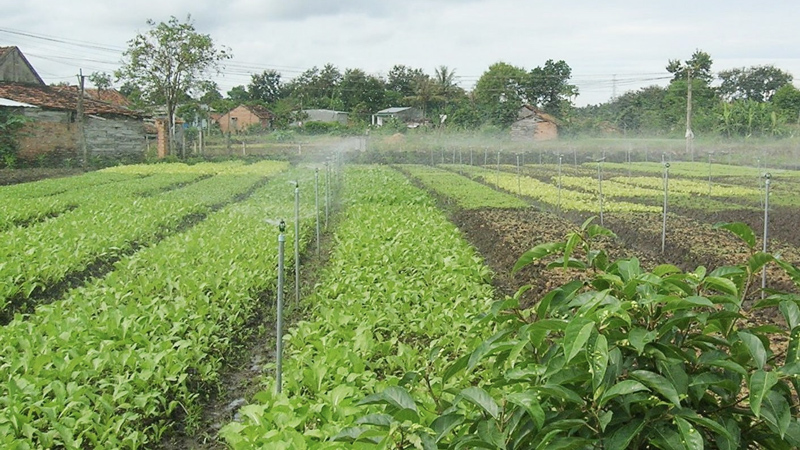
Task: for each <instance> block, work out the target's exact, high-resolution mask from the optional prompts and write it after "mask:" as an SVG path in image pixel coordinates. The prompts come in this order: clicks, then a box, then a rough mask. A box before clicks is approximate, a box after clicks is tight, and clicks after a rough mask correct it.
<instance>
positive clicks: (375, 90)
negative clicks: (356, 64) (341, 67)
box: [339, 69, 386, 116]
mask: <svg viewBox="0 0 800 450" xmlns="http://www.w3.org/2000/svg"><path fill="white" fill-rule="evenodd" d="M385 90H386V84H385V83H384V81H383V79H381V78H379V77H376V76H373V75H367V74H366V73H365V72H364V71H363V70H361V69H347V70H345V71H344V76H343V77H342V81H341V83H339V92H340V95H341V99H342V104H343V105H344V107H345V108H346V109H347V110H348V111H352V112H354V114H356V115H359V114H360V115H362V116H363V115H365V114H367V113H372V112H375V111H378V110H380V109H381V108H383V107H384V105H385Z"/></svg>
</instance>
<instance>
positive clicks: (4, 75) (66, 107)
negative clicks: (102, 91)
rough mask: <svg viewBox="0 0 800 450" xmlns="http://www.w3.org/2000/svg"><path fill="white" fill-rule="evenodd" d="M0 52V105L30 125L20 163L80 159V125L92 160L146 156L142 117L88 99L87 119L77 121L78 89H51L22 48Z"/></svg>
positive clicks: (23, 137) (85, 98)
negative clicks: (2, 103)
mask: <svg viewBox="0 0 800 450" xmlns="http://www.w3.org/2000/svg"><path fill="white" fill-rule="evenodd" d="M0 49H1V50H0V52H2V53H0V99H4V100H5V101H4V104H5V105H6V106H0V108H11V109H13V111H14V113H16V114H19V115H22V116H25V117H27V118H28V119H29V122H28V123H27V124H26V125H25V128H24V130H23V132H22V133H20V138H19V151H18V155H17V156H18V157H20V158H22V159H25V160H30V161H34V160H38V159H42V158H44V159H48V160H51V161H52V160H59V159H64V158H78V157H80V156H81V155H79V152H80V143H81V139H80V138H81V136H80V135H79V133H80V127H79V126H78V123H77V122H78V121H79V120H83V124H84V127H83V138H84V139H85V141H86V147H87V150H88V153H89V156H90V157H94V158H106V159H120V158H124V159H126V160H128V159H140V158H142V157H143V156H144V150H145V148H146V139H147V138H146V134H145V128H144V120H143V119H144V117H143V115H142V113H140V112H138V111H134V110H131V109H128V108H126V107H124V106H120V105H118V104H115V103H111V102H106V101H102V100H100V99H95V98H92V97H91V95H88V94H84V96H83V99H82V100H83V110H84V116H83V117H78V112H77V111H78V100H79V98H80V92H79V88H78V87H77V86H48V85H46V84H45V83H44V82H43V81H42V79H41V78H40V77H39V75H38V74H37V73H36V71H35V70H34V69H33V67H31V66H30V63H28V61H27V59H25V57H24V55H22V52H20V51H19V49H18V48H16V47H0ZM3 64H4V65H3ZM14 103H20V104H24V105H25V106H16V107H15V106H12V105H14Z"/></svg>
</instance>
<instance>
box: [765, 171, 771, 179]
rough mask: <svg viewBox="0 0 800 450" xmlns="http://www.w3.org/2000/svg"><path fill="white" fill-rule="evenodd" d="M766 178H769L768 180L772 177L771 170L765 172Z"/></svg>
mask: <svg viewBox="0 0 800 450" xmlns="http://www.w3.org/2000/svg"><path fill="white" fill-rule="evenodd" d="M764 178H765V179H767V180H769V179H770V178H772V174H770V173H769V172H767V173H765V174H764Z"/></svg>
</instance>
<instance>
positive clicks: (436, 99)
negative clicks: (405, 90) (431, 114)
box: [403, 74, 445, 117]
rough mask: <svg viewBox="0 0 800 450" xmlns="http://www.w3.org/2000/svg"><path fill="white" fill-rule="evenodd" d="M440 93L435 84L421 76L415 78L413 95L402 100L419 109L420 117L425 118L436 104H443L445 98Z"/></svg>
mask: <svg viewBox="0 0 800 450" xmlns="http://www.w3.org/2000/svg"><path fill="white" fill-rule="evenodd" d="M440 92H441V91H440V90H439V86H438V85H437V84H436V82H435V81H434V80H432V79H431V77H429V76H427V75H424V74H423V75H422V76H420V77H417V79H416V80H415V82H414V92H413V95H410V96H408V97H405V98H404V99H403V100H405V101H408V102H410V103H411V105H412V106H416V107H418V108H419V109H421V110H422V117H425V115H426V113H427V112H428V111H430V110H431V108H433V107H434V106H435V105H436V104H438V103H441V102H444V100H445V98H444V96H443V95H441V93H440Z"/></svg>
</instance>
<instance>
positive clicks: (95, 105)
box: [0, 82, 142, 118]
mask: <svg viewBox="0 0 800 450" xmlns="http://www.w3.org/2000/svg"><path fill="white" fill-rule="evenodd" d="M0 97H3V98H7V99H9V100H14V101H18V102H23V103H28V104H31V105H34V106H38V107H40V108H48V109H59V110H64V111H76V110H77V107H78V87H77V86H47V85H38V84H23V83H8V82H0ZM83 108H84V112H85V113H86V114H95V115H118V116H128V117H137V118H140V117H142V114H141V113H139V112H137V111H133V110H130V109H128V108H123V107H121V106H116V105H112V104H110V103H106V102H101V101H99V100H94V99H91V98H84V101H83Z"/></svg>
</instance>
